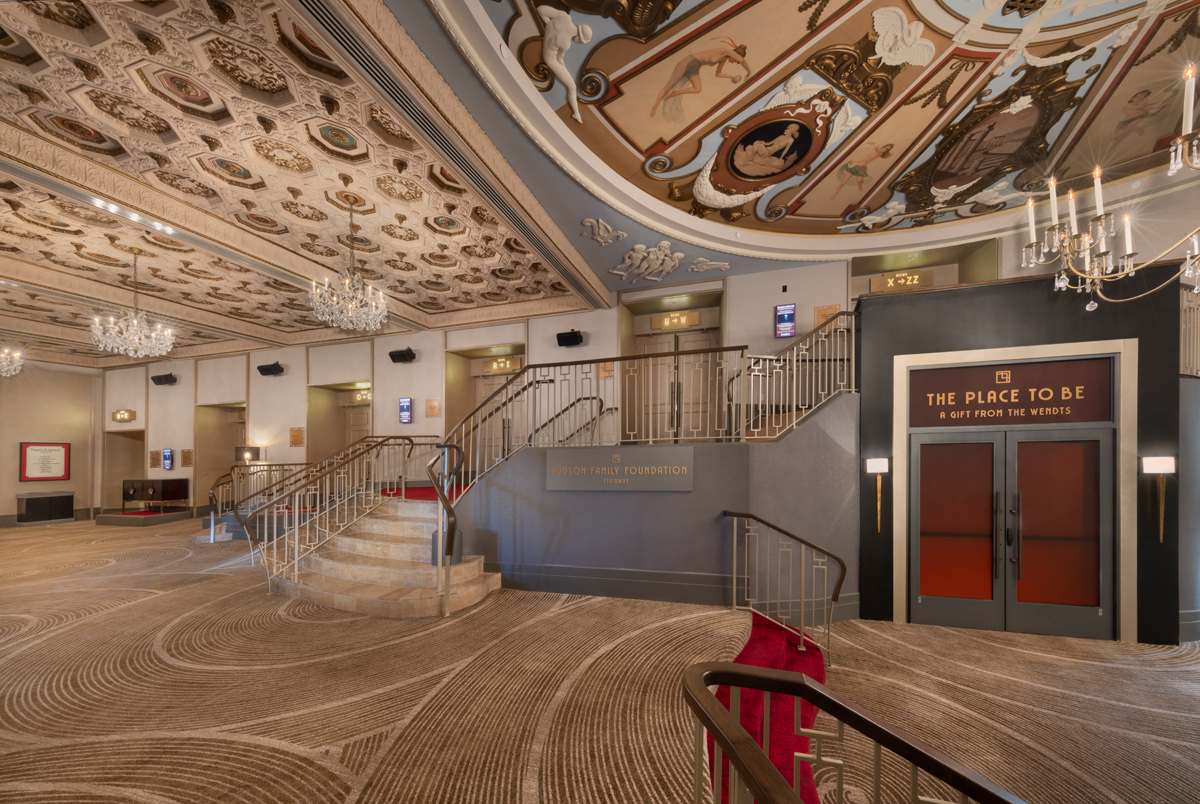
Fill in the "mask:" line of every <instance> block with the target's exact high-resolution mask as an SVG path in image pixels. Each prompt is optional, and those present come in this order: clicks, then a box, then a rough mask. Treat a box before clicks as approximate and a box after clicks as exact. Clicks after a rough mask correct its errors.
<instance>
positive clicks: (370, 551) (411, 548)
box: [329, 531, 430, 561]
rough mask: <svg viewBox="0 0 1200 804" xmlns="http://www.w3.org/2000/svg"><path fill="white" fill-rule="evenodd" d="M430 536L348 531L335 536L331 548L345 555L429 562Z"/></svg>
mask: <svg viewBox="0 0 1200 804" xmlns="http://www.w3.org/2000/svg"><path fill="white" fill-rule="evenodd" d="M429 544H430V536H393V535H391V534H388V533H364V532H361V531H348V532H344V533H340V534H338V535H337V536H334V537H333V539H332V540H331V541H330V542H329V546H330V547H332V548H333V549H334V550H340V551H342V552H345V553H359V554H361V555H364V556H377V557H379V558H397V559H400V560H403V561H428V560H429V556H430V547H429Z"/></svg>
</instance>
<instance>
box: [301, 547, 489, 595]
mask: <svg viewBox="0 0 1200 804" xmlns="http://www.w3.org/2000/svg"><path fill="white" fill-rule="evenodd" d="M474 558H482V556H474ZM468 560H469V559H468ZM493 575H496V573H494V572H488V573H481V574H479V575H477V576H475V577H473V578H468V579H467V580H465V581H454V582H452V583H451V584H450V590H451V592H458V591H467V590H471V589H473V588H475V587H478V586H483V585H485V584H487V583H488V582H489V580H490V576H493ZM288 582H289V583H294V584H297V585H299V586H307V587H310V588H312V589H317V590H320V591H324V592H331V593H333V594H339V595H350V596H352V597H365V598H374V599H376V600H409V599H420V598H432V597H438V596H439V595H440V594H441V593H440V592H438V590H437V588H436V587H433V586H420V587H399V586H386V585H384V584H376V583H364V582H363V581H353V580H349V579H345V578H335V577H332V576H329V575H322V574H320V573H319V572H313V571H312V570H307V569H301V570H298V571H297V573H296V579H295V580H294V581H291V580H289V581H288Z"/></svg>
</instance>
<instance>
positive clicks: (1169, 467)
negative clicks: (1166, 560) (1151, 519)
mask: <svg viewBox="0 0 1200 804" xmlns="http://www.w3.org/2000/svg"><path fill="white" fill-rule="evenodd" d="M1142 474H1146V475H1158V543H1159V544H1162V540H1163V519H1164V517H1166V515H1167V510H1166V509H1167V475H1173V474H1175V459H1174V458H1170V457H1166V458H1142Z"/></svg>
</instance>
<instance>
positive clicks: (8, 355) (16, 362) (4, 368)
mask: <svg viewBox="0 0 1200 804" xmlns="http://www.w3.org/2000/svg"><path fill="white" fill-rule="evenodd" d="M24 365H25V358H23V357H21V353H20V352H13V351H10V350H8V349H5V350H4V351H3V352H0V377H11V376H13V375H14V374H20V373H21V369H22V367H24Z"/></svg>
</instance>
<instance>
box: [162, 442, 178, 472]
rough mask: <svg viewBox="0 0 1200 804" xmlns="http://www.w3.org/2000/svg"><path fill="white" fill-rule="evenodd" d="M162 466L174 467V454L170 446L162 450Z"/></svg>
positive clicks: (164, 467)
mask: <svg viewBox="0 0 1200 804" xmlns="http://www.w3.org/2000/svg"><path fill="white" fill-rule="evenodd" d="M162 468H163V469H174V468H175V456H174V454H173V451H172V450H171V448H170V447H166V448H164V449H163V451H162Z"/></svg>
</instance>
